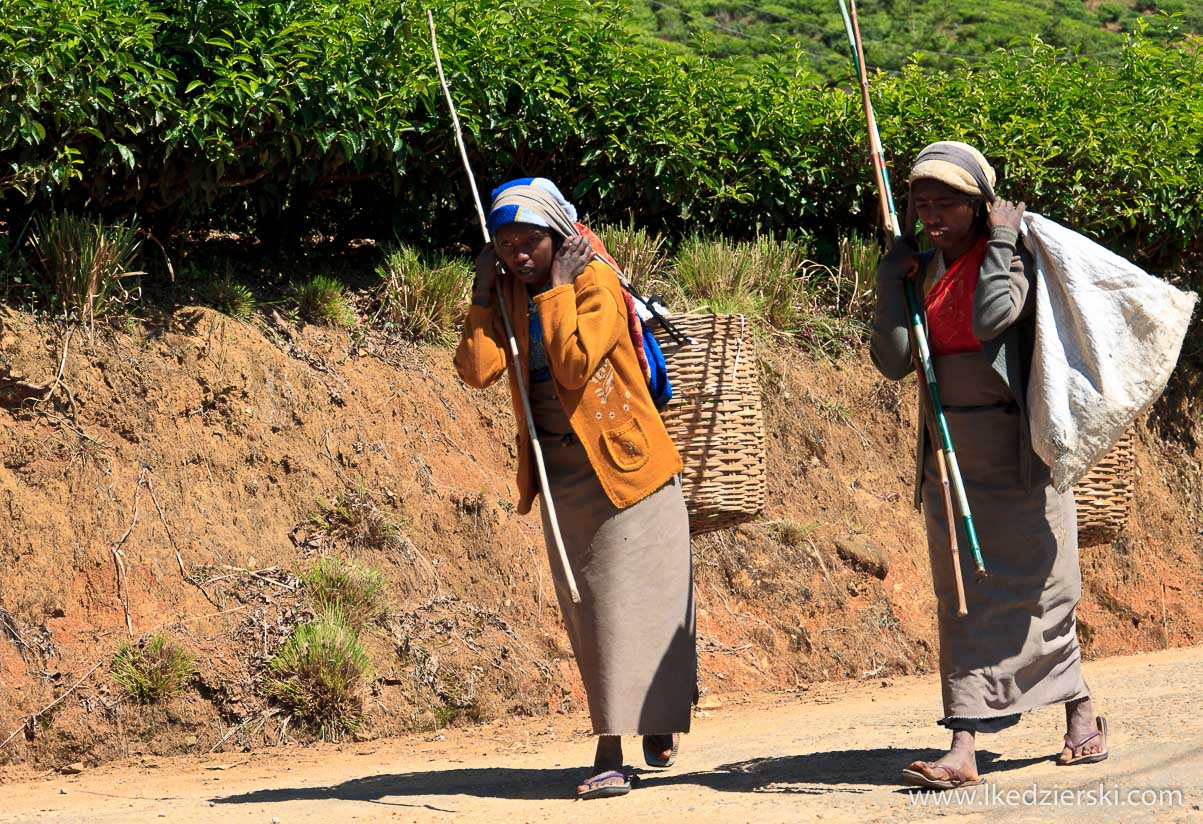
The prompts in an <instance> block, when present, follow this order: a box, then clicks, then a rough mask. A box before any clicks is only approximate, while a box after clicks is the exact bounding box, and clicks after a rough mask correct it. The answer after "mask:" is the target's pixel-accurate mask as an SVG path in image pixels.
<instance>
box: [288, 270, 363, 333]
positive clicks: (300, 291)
mask: <svg viewBox="0 0 1203 824" xmlns="http://www.w3.org/2000/svg"><path fill="white" fill-rule="evenodd" d="M293 298H294V300H296V302H297V311H298V312H300V314H301V317H302V318H303V319H304V320H306V321H308V322H309V323H317V324H321V325H323V326H340V327H349V326H354V325H355V323H356V317H355V310H354V309H352V308H351V305H350V304H349V303H347V297H346V295H345V294H344V292H343V285H342V283H340V282H339V281H337V280H335V279H334V278H332V277H327V276H326V275H318V276H317V277H315V278H313V279H311V280H308V281H306V282H305V283H302V284H299V285H297V286H295V287H293Z"/></svg>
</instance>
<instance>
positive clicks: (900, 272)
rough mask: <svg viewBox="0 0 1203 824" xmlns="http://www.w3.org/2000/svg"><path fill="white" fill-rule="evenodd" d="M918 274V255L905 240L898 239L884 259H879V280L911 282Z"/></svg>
mask: <svg viewBox="0 0 1203 824" xmlns="http://www.w3.org/2000/svg"><path fill="white" fill-rule="evenodd" d="M918 272H919V253H918V252H917V251H915V247H913V246H911V245H910V243H908V242H907V241H906V239H905V238H899V239H898V240H897V241H896V242H895V243H894V246H893V247H892V248H891V249H890V251H889V252H888V253H887V254H886V256H885V257H884V258H882V259H881V264H880V269H879V275H878V276H879V278H880V277H882V276H884V279H888V280H895V281H902V280H903V279H906V280H911V279H912V278H914V277H915V275H916V274H917V273H918Z"/></svg>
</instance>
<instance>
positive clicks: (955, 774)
mask: <svg viewBox="0 0 1203 824" xmlns="http://www.w3.org/2000/svg"><path fill="white" fill-rule="evenodd" d="M935 770H943V771H944V773H945V774H946V775H947V776H948V777H947V778H945V779H939V778H933V777H932V776H931V775H929V773H931V772H934V771H935ZM902 783H903V784H906V785H907V786H908V787H922V788H923V789H926V790H955V789H957V788H958V787H972V786H974V785H975V784H985V783H986V779H984V778H982V777H981V776H979V777H977V778H970V777H969V776H967V775H965V774H964V773H963V772H961V771H960V770H958V769H957V768H956V767H950V766H948V765H947V764H933V763H931V762H930V761H915V762H914V763H912V764H911V765H910V766H909V767H907V768H906V769H905V770H903V771H902Z"/></svg>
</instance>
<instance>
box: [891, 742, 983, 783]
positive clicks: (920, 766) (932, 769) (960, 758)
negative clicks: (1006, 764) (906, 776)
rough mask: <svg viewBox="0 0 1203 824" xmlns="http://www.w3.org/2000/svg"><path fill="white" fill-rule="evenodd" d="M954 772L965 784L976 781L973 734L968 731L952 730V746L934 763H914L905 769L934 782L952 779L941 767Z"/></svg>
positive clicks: (975, 756)
mask: <svg viewBox="0 0 1203 824" xmlns="http://www.w3.org/2000/svg"><path fill="white" fill-rule="evenodd" d="M945 766H947V767H951V768H952V769H954V770H956V771H957V773H959V774H960V775H961V776H962V777H963V778H964V779H965V781H966V782H970V781H977V780H978V778H980V776H979V775H978V774H977V754H976V752H975V747H974V734H973V732H972V731H970V730H953V731H952V746H951V747H949V749H948V752H946V753H945V754H944V755H942V756H941V757H939V758H937V759H936V760H935V761H915V762H913V763H912V764H911V765H910V767H908V768H907V769H911V770H914V771H915V772H918V773H922V774H923V775H925V776H927V777H928V778H931V779H934V780H936V781H942V780H946V779H948V778H950V777H952V776H951V775H950V774H949V773H948V771H947V770H944V769H942V767H945Z"/></svg>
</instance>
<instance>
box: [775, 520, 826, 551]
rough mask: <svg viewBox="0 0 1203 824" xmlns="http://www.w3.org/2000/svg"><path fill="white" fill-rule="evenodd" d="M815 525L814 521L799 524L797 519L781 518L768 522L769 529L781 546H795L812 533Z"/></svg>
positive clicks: (800, 544) (804, 540)
mask: <svg viewBox="0 0 1203 824" xmlns="http://www.w3.org/2000/svg"><path fill="white" fill-rule="evenodd" d="M816 528H817V525H816V524H814V523H809V524H800V523H798V522H797V521H791V520H789V519H782V520H780V521H773V522H771V523H770V524H769V530H770V532H771V533H772V535H773V537H774V538H775V539H776V540H777V543H779V544H782V545H783V546H788V547H793V548H797V547H800V546H802V544H803V543H805V542H806V539H807V538H809V537H810V536H811V535H813V534H814V531H815V529H816Z"/></svg>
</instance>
